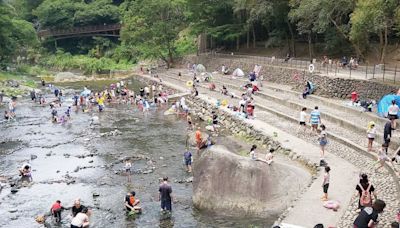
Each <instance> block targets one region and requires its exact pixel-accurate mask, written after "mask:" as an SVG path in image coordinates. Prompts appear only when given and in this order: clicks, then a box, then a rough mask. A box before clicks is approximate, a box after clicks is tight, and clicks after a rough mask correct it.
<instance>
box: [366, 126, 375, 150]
mask: <svg viewBox="0 0 400 228" xmlns="http://www.w3.org/2000/svg"><path fill="white" fill-rule="evenodd" d="M375 136H376V127H375V123H374V122H373V121H371V122H370V123H369V124H368V129H367V137H368V151H369V152H371V151H373V149H372V147H373V143H374V140H375Z"/></svg>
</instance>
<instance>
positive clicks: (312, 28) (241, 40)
mask: <svg viewBox="0 0 400 228" xmlns="http://www.w3.org/2000/svg"><path fill="white" fill-rule="evenodd" d="M399 4H400V3H399V1H398V0H335V1H332V0H0V62H3V63H4V62H10V61H14V62H15V61H16V59H17V56H23V57H26V58H25V59H29V60H30V61H31V62H35V61H38V59H39V57H40V58H41V59H42V60H41V61H40V62H42V63H44V64H45V65H46V66H51V67H56V68H59V69H66V68H73V67H77V68H82V69H83V70H85V71H87V72H98V71H102V70H106V69H115V68H120V67H122V68H126V65H127V64H128V63H135V62H136V61H137V60H139V59H143V58H149V59H161V60H163V61H164V62H165V63H166V65H168V66H169V65H170V64H172V63H173V62H174V59H176V58H177V57H180V56H182V55H185V54H187V53H194V52H195V51H196V50H197V45H198V44H199V43H198V42H199V40H200V39H197V38H198V36H199V35H203V37H204V36H205V37H207V38H206V42H207V45H206V46H207V49H208V50H209V49H228V50H232V49H239V48H257V47H261V46H262V47H286V49H287V50H288V52H289V53H290V54H291V55H296V43H299V42H300V43H301V42H304V43H307V44H308V47H309V57H310V58H313V57H315V54H314V53H315V51H318V52H319V53H325V54H327V55H336V56H338V55H342V54H355V55H357V56H359V57H363V56H366V55H368V54H370V53H371V50H372V49H373V47H375V46H378V47H379V48H378V49H379V50H378V52H379V56H378V59H379V60H380V61H381V62H384V61H385V58H386V56H387V54H386V52H387V47H388V45H390V44H397V42H398V40H399V35H400V33H399V29H400V7H399ZM116 23H122V25H123V27H122V30H121V32H120V34H121V37H120V38H115V37H75V38H68V39H62V40H57V41H56V42H55V40H54V39H52V38H46V39H43V40H41V46H40V45H38V39H37V37H36V35H35V34H36V33H35V29H36V30H43V29H47V30H54V29H66V28H72V27H80V26H88V25H104V24H116ZM203 41H204V39H203ZM40 47H41V48H40ZM316 49H317V50H316ZM32 50H35V51H32ZM69 53H71V54H69ZM76 56H77V57H76Z"/></svg>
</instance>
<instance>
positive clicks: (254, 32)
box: [251, 25, 256, 48]
mask: <svg viewBox="0 0 400 228" xmlns="http://www.w3.org/2000/svg"><path fill="white" fill-rule="evenodd" d="M251 27H252V30H253V48H256V30H255V29H254V25H253V26H251Z"/></svg>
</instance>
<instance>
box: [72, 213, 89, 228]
mask: <svg viewBox="0 0 400 228" xmlns="http://www.w3.org/2000/svg"><path fill="white" fill-rule="evenodd" d="M87 221H89V217H88V216H87V215H86V214H84V213H78V214H77V215H76V216H75V217H73V218H72V220H71V225H74V226H77V227H81V226H82V225H83V223H85V222H87Z"/></svg>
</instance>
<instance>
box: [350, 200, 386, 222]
mask: <svg viewBox="0 0 400 228" xmlns="http://www.w3.org/2000/svg"><path fill="white" fill-rule="evenodd" d="M385 207H386V203H385V202H384V201H383V200H379V199H377V200H376V201H375V202H374V204H373V205H372V207H365V208H364V209H363V210H362V211H361V212H360V214H359V215H358V216H357V218H356V220H355V221H354V228H368V227H375V226H376V225H377V224H378V216H379V214H380V213H382V212H383V209H385Z"/></svg>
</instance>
